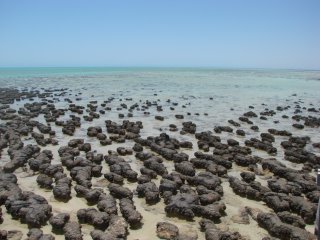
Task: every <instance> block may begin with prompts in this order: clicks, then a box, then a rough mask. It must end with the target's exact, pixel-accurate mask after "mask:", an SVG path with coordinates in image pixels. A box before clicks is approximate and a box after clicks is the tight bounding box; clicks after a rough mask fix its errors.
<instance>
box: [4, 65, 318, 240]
mask: <svg viewBox="0 0 320 240" xmlns="http://www.w3.org/2000/svg"><path fill="white" fill-rule="evenodd" d="M319 79H320V71H290V70H235V69H233V70H226V69H192V68H187V69H165V68H163V69H158V68H154V69H152V68H37V69H0V86H1V87H18V88H20V89H24V88H28V89H31V88H36V89H40V88H46V89H48V88H51V89H58V88H68V90H66V91H67V92H68V93H69V95H67V96H64V97H62V98H61V97H58V96H56V97H55V98H57V99H60V100H62V101H55V105H56V107H57V108H59V107H61V108H64V107H67V106H68V105H69V103H68V102H65V101H63V98H65V97H68V98H70V99H71V100H75V98H76V97H81V98H82V99H81V100H79V101H76V102H75V103H76V104H77V105H86V104H87V103H88V102H89V101H91V100H97V101H98V106H100V104H101V103H102V102H103V101H105V100H107V99H108V98H110V97H113V98H115V100H114V101H112V102H111V103H108V104H107V106H109V107H111V108H112V110H111V111H109V112H106V114H105V115H101V116H100V118H99V119H95V120H94V121H93V122H85V121H83V120H82V122H81V128H79V129H77V130H76V132H75V134H74V136H73V137H68V136H65V135H63V134H62V132H61V127H56V126H54V124H52V127H53V129H54V130H56V133H57V134H56V137H55V138H56V139H57V140H58V141H59V145H60V146H64V145H67V143H68V141H69V140H70V139H73V138H85V139H86V142H89V143H91V144H92V149H94V150H96V151H97V152H98V153H103V154H107V153H108V150H116V148H117V147H118V146H126V147H132V146H133V144H134V143H133V142H132V141H127V142H126V143H125V144H124V145H123V144H115V143H113V144H112V145H110V146H101V145H100V144H99V142H98V141H97V140H96V138H90V137H87V135H86V133H87V128H88V127H89V126H101V127H103V131H104V133H105V123H104V121H105V120H107V119H111V120H113V121H116V122H118V123H121V122H122V119H119V118H118V114H119V113H124V114H125V115H126V114H127V113H128V110H127V109H122V110H119V111H118V110H116V108H117V107H119V106H120V104H121V103H126V104H127V105H128V107H129V106H130V105H132V104H134V103H136V102H138V103H139V104H140V103H143V102H145V101H146V100H149V101H157V102H159V103H160V104H161V105H162V106H163V111H161V112H158V111H156V109H155V108H154V107H151V108H150V109H148V110H147V111H149V112H150V115H144V113H143V111H136V110H135V111H134V112H133V117H132V118H127V117H125V118H124V119H129V120H130V121H142V122H143V129H142V130H141V136H142V137H143V138H146V137H147V136H158V135H159V133H161V132H162V131H164V132H167V133H168V134H169V135H170V136H173V137H175V138H177V139H178V140H188V141H192V142H193V144H194V148H193V149H192V150H184V152H186V153H188V154H189V156H190V157H193V153H194V152H195V151H197V150H198V148H197V144H196V143H197V141H196V139H195V138H194V137H193V136H191V135H188V134H187V135H180V134H179V131H178V132H169V124H171V123H173V124H176V125H177V126H178V128H179V130H181V123H182V122H185V121H193V122H194V123H196V124H197V132H201V131H208V130H210V131H213V128H214V126H217V125H220V126H221V125H222V126H225V125H229V124H228V123H227V120H228V119H234V120H235V121H238V117H239V116H241V115H242V114H243V113H244V112H247V111H249V110H250V109H249V108H248V106H249V105H251V106H253V107H254V109H253V111H255V112H256V113H259V112H261V111H263V110H264V109H265V108H269V109H275V108H276V107H277V106H287V105H290V106H292V107H291V108H290V109H288V110H286V111H283V112H279V113H277V114H276V115H275V116H273V117H267V118H268V121H264V120H260V119H254V123H255V125H258V126H259V128H260V131H259V132H255V131H252V130H251V129H250V125H248V124H246V123H241V127H240V128H241V129H243V130H245V131H246V133H247V135H246V136H245V137H240V136H236V135H235V134H230V133H222V134H220V136H221V139H222V142H223V143H225V142H226V140H227V139H229V138H234V139H236V140H238V141H239V142H240V145H244V141H245V140H246V139H249V138H251V137H259V135H260V133H261V132H267V129H268V128H276V129H278V130H284V129H286V130H288V131H290V132H292V133H293V135H294V136H303V135H308V136H310V137H311V140H312V142H320V134H319V129H313V128H305V129H304V130H297V129H295V128H293V127H292V126H291V125H292V123H293V121H292V120H291V119H290V118H289V119H283V118H282V117H281V116H282V115H283V114H287V115H289V116H290V115H292V114H293V112H294V110H295V109H294V106H295V102H298V101H299V100H300V99H301V101H303V103H301V105H303V106H306V107H312V105H310V104H313V105H314V107H316V108H317V107H319V103H320V97H319V96H320V95H319V92H320V81H319ZM80 92H81V93H82V94H81V95H78V93H80ZM293 94H296V95H293ZM77 95H78V96H77ZM126 98H132V101H131V100H130V101H129V100H125V99H126ZM210 98H212V99H210ZM168 99H170V100H171V102H167V100H168ZM140 100H141V102H140ZM35 101H37V99H35ZM25 102H29V100H25V101H21V102H16V103H15V104H14V105H12V108H15V109H19V107H21V106H23V104H24V103H25ZM173 102H176V103H178V105H177V106H173V105H172V103H173ZM262 104H265V105H262ZM171 106H173V107H174V108H175V110H174V111H172V110H170V108H169V107H171ZM183 106H184V107H183ZM100 109H102V107H98V110H100ZM231 109H233V110H231ZM188 112H190V113H191V115H187V113H188ZM196 113H199V115H195V114H196ZM205 113H206V114H207V115H204V114H205ZM175 114H183V115H184V117H185V118H184V119H183V120H178V119H176V118H175V116H174V115H175ZM155 115H161V116H164V117H165V120H164V121H157V120H155V119H154V116H155ZM318 117H319V114H318ZM64 118H67V116H64V117H61V119H64ZM36 120H38V121H40V122H43V123H45V121H44V118H43V116H41V117H39V118H37V119H36ZM276 120H278V121H279V123H278V124H274V123H273V121H276ZM0 123H1V122H0ZM107 135H108V134H107ZM285 139H287V138H286V137H279V136H277V137H276V142H275V143H274V146H276V147H277V148H279V147H280V143H281V141H283V140H285ZM32 141H34V140H26V141H25V142H26V143H27V142H29V143H32ZM60 146H51V145H48V146H46V147H44V148H42V149H50V150H52V151H53V153H54V159H53V163H58V162H59V161H60V160H59V156H58V154H57V150H58V149H59V147H60ZM310 146H311V145H308V146H307V149H308V148H309V149H308V150H309V151H311V152H313V153H316V154H319V153H320V152H319V149H318V150H317V149H314V148H312V147H310ZM253 155H257V156H261V157H270V156H269V155H268V154H267V153H265V152H263V151H258V150H254V152H253ZM283 156H284V155H283V151H279V153H278V154H277V156H275V157H276V158H277V160H279V161H281V162H282V163H284V164H286V165H287V166H288V167H291V168H296V169H301V167H302V165H301V164H293V163H290V162H288V161H286V160H284V159H283ZM125 159H126V160H127V161H129V163H130V165H131V167H132V169H133V170H135V171H137V172H139V170H140V167H141V166H142V163H141V162H140V161H139V160H137V159H136V158H135V157H134V156H126V157H125ZM7 161H9V157H8V155H7V154H6V152H5V151H3V152H2V156H1V160H0V166H1V165H3V164H4V163H5V162H7ZM165 164H166V167H167V168H168V170H169V172H170V171H172V170H174V166H173V163H172V162H165ZM102 165H103V173H105V172H107V171H108V166H107V165H106V164H105V163H104V162H103V163H102ZM242 170H243V169H241V168H240V167H237V166H236V165H235V164H234V167H233V169H232V170H231V171H230V172H229V174H230V175H236V176H239V173H240V171H242ZM17 176H18V178H19V184H20V187H21V188H22V189H23V190H28V191H35V192H37V194H40V195H42V196H44V197H46V198H47V199H48V200H49V202H50V204H51V205H52V207H53V212H54V213H58V212H63V211H66V212H69V213H71V216H72V218H73V219H76V211H77V210H78V209H80V208H87V207H88V206H87V204H86V201H85V200H84V199H82V198H77V197H76V196H75V193H74V192H73V198H72V200H70V201H69V202H68V203H62V202H58V201H56V200H55V199H54V198H53V195H52V192H51V191H45V190H43V189H40V188H39V187H38V186H37V184H36V182H35V179H36V176H34V175H28V173H25V172H23V171H22V170H21V169H20V172H19V173H17ZM159 181H160V179H159V177H158V179H157V180H156V183H157V185H159ZM257 181H260V182H261V183H263V184H266V180H265V179H263V178H262V177H260V176H259V177H257ZM92 182H93V185H94V187H103V188H104V189H105V188H106V185H107V181H106V180H103V177H102V178H99V179H94V178H93V180H92ZM222 185H223V188H224V192H225V195H224V197H223V199H222V200H223V202H225V203H226V205H227V210H226V212H227V216H225V217H223V218H222V219H221V221H222V223H221V227H225V226H227V227H229V228H230V229H231V230H236V231H239V232H240V233H241V234H242V235H244V236H248V237H249V238H250V239H252V240H253V239H261V238H262V237H264V236H267V232H266V231H265V230H263V229H262V228H258V227H257V223H256V222H255V221H254V220H252V219H251V221H250V224H249V225H241V224H235V223H233V222H232V221H231V217H232V216H233V215H235V214H237V211H238V208H239V207H244V206H251V207H255V208H259V209H261V210H263V211H271V209H269V208H267V207H266V206H265V205H264V203H262V202H256V201H251V200H248V199H245V198H241V197H239V196H237V195H235V194H234V193H233V191H232V189H231V188H230V187H229V184H228V183H227V182H224V183H223V184H222ZM127 186H128V187H129V188H131V189H135V188H136V184H127ZM134 202H135V205H136V206H137V209H138V211H140V212H141V213H142V215H143V218H144V219H143V223H144V224H143V227H142V228H141V229H139V230H130V235H129V236H128V239H129V240H130V239H140V240H143V239H157V237H156V233H155V226H156V223H157V222H158V221H169V222H172V223H174V224H176V225H177V226H179V227H181V229H182V230H181V231H182V232H183V231H185V232H187V231H191V232H196V233H197V235H198V239H200V240H201V239H204V234H203V233H202V232H200V231H199V226H198V223H197V222H198V220H199V219H196V220H195V221H194V222H186V221H184V220H180V219H176V218H169V217H167V216H166V214H165V212H164V204H163V202H160V203H158V204H156V205H152V206H148V205H146V204H145V202H144V199H138V198H136V197H135V198H134ZM3 210H4V209H3ZM10 218H11V217H10V216H9V215H7V214H5V221H4V223H3V225H2V227H4V229H10V228H12V229H24V233H26V229H25V226H24V225H22V224H19V223H17V222H16V221H15V220H11V219H10ZM43 229H44V232H45V233H49V232H50V231H51V227H50V226H49V225H47V226H45V227H44V228H43ZM92 229H93V228H92V227H91V226H89V225H83V227H82V231H83V233H84V234H85V239H90V236H89V233H90V231H91V230H92ZM312 229H313V226H312V225H311V226H308V230H310V231H311V232H312V231H313V230H312ZM56 238H57V239H62V238H63V236H61V235H60V236H56Z"/></svg>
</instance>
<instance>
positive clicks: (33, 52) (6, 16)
mask: <svg viewBox="0 0 320 240" xmlns="http://www.w3.org/2000/svg"><path fill="white" fill-rule="evenodd" d="M319 12H320V0H221V1H218V0H217V1H214V0H211V1H209V0H208V1H206V0H158V1H156V0H127V1H125V0H114V1H108V0H105V1H102V0H101V1H99V0H92V1H89V0H87V1H84V0H54V1H52V0H28V1H21V0H0V66H3V67H6V66H23V67H24V66H169V67H170V66H173V67H183V66H186V67H188V66H195V67H197V66H199V67H208V66H209V67H210V66H212V67H246V68H298V69H320V14H319Z"/></svg>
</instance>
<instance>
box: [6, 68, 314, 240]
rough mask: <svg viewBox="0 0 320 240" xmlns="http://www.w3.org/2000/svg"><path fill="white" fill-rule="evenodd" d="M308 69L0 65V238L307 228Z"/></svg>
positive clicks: (289, 234)
mask: <svg viewBox="0 0 320 240" xmlns="http://www.w3.org/2000/svg"><path fill="white" fill-rule="evenodd" d="M319 76H320V72H317V71H311V72H309V71H289V70H288V71H266V70H212V69H104V70H103V69H95V68H92V69H69V70H66V69H55V70H52V69H33V70H32V71H28V72H26V70H24V69H18V70H10V69H9V70H8V69H6V70H1V71H0V83H1V88H0V150H1V155H0V156H1V158H0V167H1V169H0V208H1V211H0V219H2V221H1V224H0V229H1V230H0V235H1V237H2V238H4V239H5V236H6V237H7V238H8V239H26V238H28V239H54V238H55V239H96V240H100V239H129V240H133V239H140V240H144V239H160V238H165V239H183V240H185V239H186V240H187V239H200V240H201V239H251V240H255V239H292V238H294V239H301V240H305V239H315V236H314V235H313V234H314V222H315V216H316V211H317V205H318V201H319V196H320V191H319V187H318V186H317V183H316V171H317V169H318V168H320V135H319V126H320V107H319V104H320V97H319V95H318V93H319V90H320V82H319V81H316V79H318V78H319Z"/></svg>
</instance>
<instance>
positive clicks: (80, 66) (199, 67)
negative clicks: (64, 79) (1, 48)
mask: <svg viewBox="0 0 320 240" xmlns="http://www.w3.org/2000/svg"><path fill="white" fill-rule="evenodd" d="M13 68H20V69H23V68H158V69H165V68H166V69H170V68H171V69H188V68H194V69H230V70H232V69H235V70H279V71H281V70H291V71H293V70H296V71H320V68H319V69H315V68H282V67H279V68H277V67H231V66H230V67H223V66H220V67H218V66H161V65H157V66H150V65H149V66H142V65H138V66H134V65H128V66H126V65H116V66H111V65H96V66H88V65H79V66H72V65H70V66H0V69H13Z"/></svg>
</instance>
